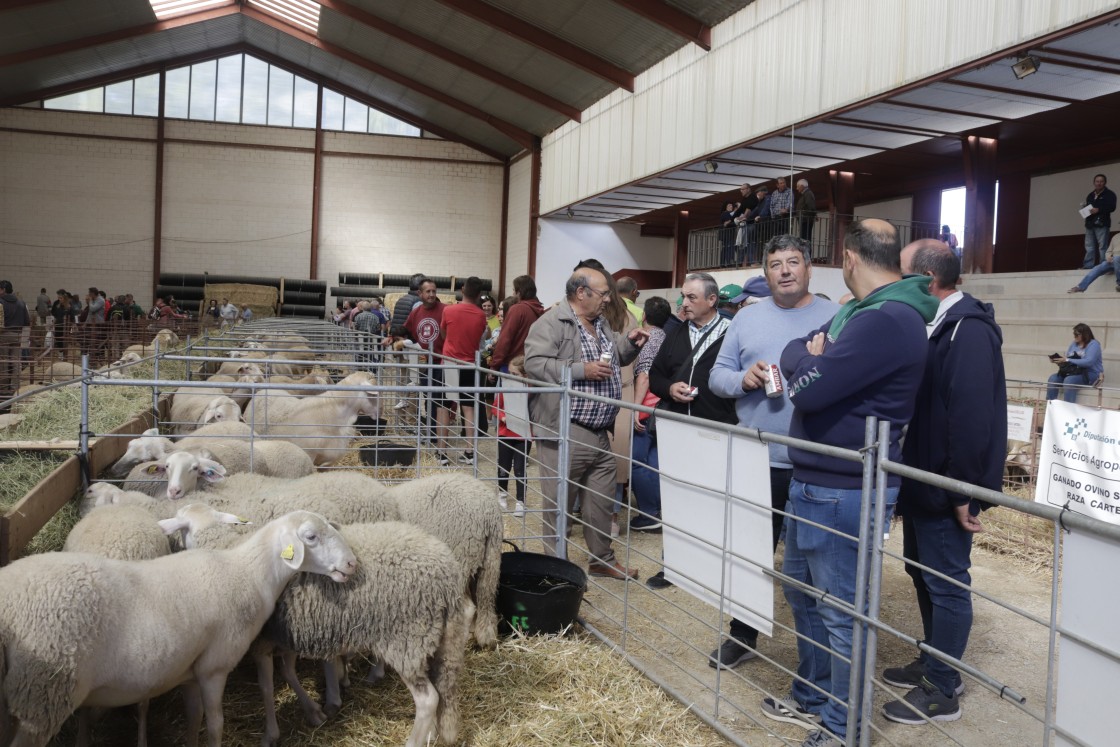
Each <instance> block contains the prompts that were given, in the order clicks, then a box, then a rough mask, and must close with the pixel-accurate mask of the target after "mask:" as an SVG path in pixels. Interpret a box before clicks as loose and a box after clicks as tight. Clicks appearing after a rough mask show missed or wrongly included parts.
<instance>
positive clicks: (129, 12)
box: [0, 0, 156, 54]
mask: <svg viewBox="0 0 1120 747" xmlns="http://www.w3.org/2000/svg"><path fill="white" fill-rule="evenodd" d="M155 20H156V16H155V14H154V13H153V12H152V9H151V6H149V5H148V3H147V0H141V1H140V2H137V1H136V0H59V1H58V2H51V3H41V4H38V5H26V6H22V7H20V8H18V9H17V10H14V11H10V12H8V13H5V14H4V18H3V22H2V23H0V53H2V54H11V53H13V52H23V51H25V50H28V49H37V48H39V47H45V46H48V45H51V44H59V43H61V42H66V41H71V40H73V39H84V38H86V37H89V36H94V35H96V34H103V33H107V32H110V31H116V30H118V29H122V28H129V27H132V26H140V25H143V24H146V23H152V22H153V21H155Z"/></svg>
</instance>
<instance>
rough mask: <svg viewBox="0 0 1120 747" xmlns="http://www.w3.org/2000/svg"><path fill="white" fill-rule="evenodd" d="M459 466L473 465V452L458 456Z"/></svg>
mask: <svg viewBox="0 0 1120 747" xmlns="http://www.w3.org/2000/svg"><path fill="white" fill-rule="evenodd" d="M459 464H474V452H473V451H464V452H463V453H462V454H460V455H459Z"/></svg>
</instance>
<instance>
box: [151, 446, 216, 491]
mask: <svg viewBox="0 0 1120 747" xmlns="http://www.w3.org/2000/svg"><path fill="white" fill-rule="evenodd" d="M149 471H151V473H152V474H153V475H159V476H161V477H166V478H167V498H168V499H169V500H172V501H177V500H179V499H180V498H182V497H183V496H184V495H186V494H187V493H190V492H191V491H193V490H194V489H195V488H197V487H198V481H199V479H202V480H205V481H206V482H210V483H213V482H220V481H221V480H223V479H225V476H226V468H225V467H223V466H222V465H220V464H218V463H217V462H215V461H214V460H213V459H206V458H205V457H199V456H196V455H194V454H191V453H189V452H185V451H177V452H175V453H174V454H169V455H168V456H167V457H165V458H164V459H161V460H160V461H158V462H156V463H155V464H153V465H152V466H151V467H150V468H149Z"/></svg>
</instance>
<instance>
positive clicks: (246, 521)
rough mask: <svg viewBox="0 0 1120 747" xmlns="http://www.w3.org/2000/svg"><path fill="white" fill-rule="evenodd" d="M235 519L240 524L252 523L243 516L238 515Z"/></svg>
mask: <svg viewBox="0 0 1120 747" xmlns="http://www.w3.org/2000/svg"><path fill="white" fill-rule="evenodd" d="M237 520H238V521H240V522H241V523H242V524H252V523H253V522H251V521H249V520H248V519H246V518H245V517H244V516H238V517H237ZM288 547H291V545H288Z"/></svg>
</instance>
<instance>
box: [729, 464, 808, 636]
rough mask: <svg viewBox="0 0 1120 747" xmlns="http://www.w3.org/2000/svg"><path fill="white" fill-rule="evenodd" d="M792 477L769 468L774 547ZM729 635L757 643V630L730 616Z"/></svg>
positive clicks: (785, 472) (780, 527) (777, 538)
mask: <svg viewBox="0 0 1120 747" xmlns="http://www.w3.org/2000/svg"><path fill="white" fill-rule="evenodd" d="M792 479H793V470H792V469H780V468H778V467H771V468H770V506H771V507H772V508H774V509H775V511H774V512H773V513H771V514H770V527H771V529H772V530H773V537H774V548H777V547H778V540H779V539H781V536H782V523H783V522H784V521H785V519H786V517H785V516H784V515H783V514H780V513H778V511H785V510H786V504H787V503H788V502H789V481H790V480H792ZM731 637H732V638H734V639H736V640H739V641H742V642H743V643H745V644H747V645H748V646H750V647H751V648H754V647H755V646H757V645H758V631H757V630H755V629H754V628H752V627H751V626H750V625H747V624H746V623H745V622H743V621H742V620H739V619H737V618H734V617H733V618H731Z"/></svg>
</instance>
